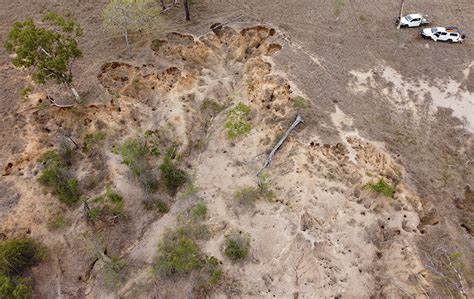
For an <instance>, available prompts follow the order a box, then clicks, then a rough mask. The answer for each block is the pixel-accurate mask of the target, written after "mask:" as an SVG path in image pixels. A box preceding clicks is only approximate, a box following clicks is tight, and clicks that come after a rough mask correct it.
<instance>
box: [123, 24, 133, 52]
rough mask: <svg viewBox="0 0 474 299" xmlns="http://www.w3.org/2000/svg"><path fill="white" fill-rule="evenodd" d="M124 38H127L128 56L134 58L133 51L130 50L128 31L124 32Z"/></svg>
mask: <svg viewBox="0 0 474 299" xmlns="http://www.w3.org/2000/svg"><path fill="white" fill-rule="evenodd" d="M123 37H124V38H125V43H126V44H127V54H128V56H132V49H131V48H130V41H129V40H128V30H125V31H124V32H123Z"/></svg>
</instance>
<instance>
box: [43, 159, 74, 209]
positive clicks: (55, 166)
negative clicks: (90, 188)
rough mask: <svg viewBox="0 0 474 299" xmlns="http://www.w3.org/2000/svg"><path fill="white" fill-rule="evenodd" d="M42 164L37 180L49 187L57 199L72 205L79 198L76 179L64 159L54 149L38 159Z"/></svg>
mask: <svg viewBox="0 0 474 299" xmlns="http://www.w3.org/2000/svg"><path fill="white" fill-rule="evenodd" d="M38 162H40V163H42V164H43V165H44V168H43V171H42V172H41V174H40V176H39V178H38V181H39V182H40V183H41V184H43V185H44V186H46V187H49V188H51V189H52V190H53V192H54V193H55V194H56V195H57V196H58V197H59V200H60V201H62V202H64V203H66V204H68V205H72V204H74V203H76V202H77V201H78V200H79V197H80V193H79V189H78V182H77V179H75V178H73V177H72V176H71V175H70V171H69V169H68V166H67V164H66V162H65V161H64V159H63V158H62V157H61V156H60V155H59V153H58V152H57V151H56V150H51V151H47V152H45V153H44V154H43V155H41V157H40V158H39V159H38Z"/></svg>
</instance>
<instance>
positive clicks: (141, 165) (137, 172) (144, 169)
mask: <svg viewBox="0 0 474 299" xmlns="http://www.w3.org/2000/svg"><path fill="white" fill-rule="evenodd" d="M119 153H120V155H121V156H122V162H123V163H124V164H125V165H127V166H128V167H129V168H130V171H131V172H132V174H133V175H134V176H135V177H136V178H137V179H138V181H139V182H140V185H141V186H142V188H143V189H144V190H145V192H146V193H147V194H150V193H153V192H155V191H156V189H157V188H158V182H157V179H156V176H155V174H154V173H153V170H152V168H151V166H150V164H149V163H148V161H147V155H148V153H149V150H148V148H147V146H146V144H145V142H143V141H141V140H140V139H128V140H126V141H125V142H124V143H123V144H122V145H121V146H120V148H119Z"/></svg>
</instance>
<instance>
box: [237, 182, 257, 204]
mask: <svg viewBox="0 0 474 299" xmlns="http://www.w3.org/2000/svg"><path fill="white" fill-rule="evenodd" d="M259 196H260V192H259V190H258V189H257V188H255V187H252V186H246V187H242V188H240V189H239V190H237V192H236V193H235V199H236V201H237V203H238V204H239V205H240V206H244V207H247V208H251V207H254V206H255V202H256V201H257V199H258V198H259Z"/></svg>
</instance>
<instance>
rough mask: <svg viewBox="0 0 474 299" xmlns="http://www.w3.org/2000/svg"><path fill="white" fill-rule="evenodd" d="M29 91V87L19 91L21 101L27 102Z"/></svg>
mask: <svg viewBox="0 0 474 299" xmlns="http://www.w3.org/2000/svg"><path fill="white" fill-rule="evenodd" d="M31 91H32V90H31V87H29V86H25V87H23V88H22V89H21V90H20V95H21V98H22V100H23V101H27V100H28V96H29V95H30V93H31Z"/></svg>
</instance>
